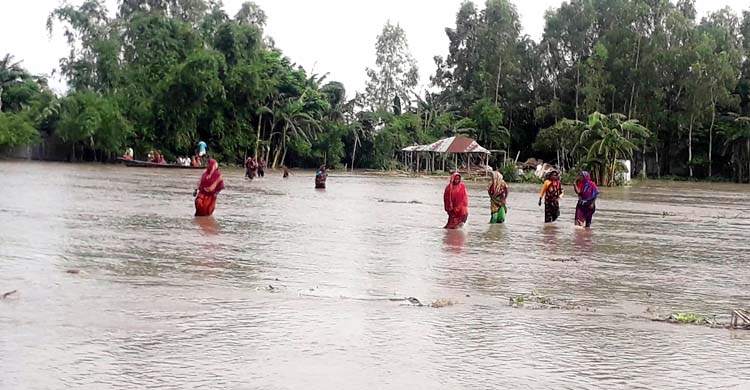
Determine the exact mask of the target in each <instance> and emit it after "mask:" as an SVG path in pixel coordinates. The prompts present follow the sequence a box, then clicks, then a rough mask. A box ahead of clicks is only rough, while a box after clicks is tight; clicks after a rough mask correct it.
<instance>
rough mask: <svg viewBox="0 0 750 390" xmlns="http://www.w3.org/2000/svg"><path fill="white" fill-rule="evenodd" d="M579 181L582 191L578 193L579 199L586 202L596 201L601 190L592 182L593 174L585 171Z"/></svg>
mask: <svg viewBox="0 0 750 390" xmlns="http://www.w3.org/2000/svg"><path fill="white" fill-rule="evenodd" d="M579 180H580V183H579V186H580V189H579V191H578V197H579V198H580V199H581V200H583V201H586V202H591V201H593V200H596V198H597V197H598V196H599V188H598V187H597V186H596V183H594V181H593V180H591V174H590V173H588V172H587V171H583V172H581V179H579Z"/></svg>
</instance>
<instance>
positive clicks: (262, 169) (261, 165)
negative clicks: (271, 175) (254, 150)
mask: <svg viewBox="0 0 750 390" xmlns="http://www.w3.org/2000/svg"><path fill="white" fill-rule="evenodd" d="M264 176H266V160H263V159H261V160H260V161H258V177H261V178H262V177H264Z"/></svg>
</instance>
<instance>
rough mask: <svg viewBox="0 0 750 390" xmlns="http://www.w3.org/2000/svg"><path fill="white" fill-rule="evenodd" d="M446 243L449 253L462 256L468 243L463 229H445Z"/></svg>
mask: <svg viewBox="0 0 750 390" xmlns="http://www.w3.org/2000/svg"><path fill="white" fill-rule="evenodd" d="M444 243H445V248H446V250H447V251H448V252H450V253H454V254H461V253H463V251H464V244H465V243H466V232H465V231H464V230H462V229H445V240H444Z"/></svg>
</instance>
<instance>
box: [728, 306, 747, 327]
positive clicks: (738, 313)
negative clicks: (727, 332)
mask: <svg viewBox="0 0 750 390" xmlns="http://www.w3.org/2000/svg"><path fill="white" fill-rule="evenodd" d="M740 321H742V322H740ZM729 326H730V327H731V328H732V329H747V330H750V311H748V310H744V309H735V310H732V318H731V319H730V320H729Z"/></svg>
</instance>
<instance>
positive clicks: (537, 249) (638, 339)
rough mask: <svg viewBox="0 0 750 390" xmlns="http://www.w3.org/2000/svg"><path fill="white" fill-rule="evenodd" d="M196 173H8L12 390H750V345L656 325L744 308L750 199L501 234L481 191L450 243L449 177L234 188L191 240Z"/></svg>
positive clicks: (713, 333)
mask: <svg viewBox="0 0 750 390" xmlns="http://www.w3.org/2000/svg"><path fill="white" fill-rule="evenodd" d="M198 175H199V172H196V171H182V170H159V169H140V168H125V167H121V166H103V165H71V164H46V163H30V162H0V178H1V180H2V187H0V218H1V221H2V223H0V294H2V293H3V292H6V291H11V290H17V292H16V293H14V294H11V295H9V296H8V297H7V298H5V299H2V300H0V388H2V389H61V388H74V389H104V388H159V389H173V388H174V389H186V388H200V389H205V388H231V389H240V388H242V389H409V388H412V389H472V390H473V389H488V388H497V389H634V388H641V389H681V388H700V389H717V388H734V389H748V388H750V379H748V378H750V359H748V356H749V355H748V354H750V332H748V331H739V330H736V331H730V330H726V329H709V328H707V327H700V326H681V325H673V324H666V323H658V322H652V321H649V320H648V317H649V316H651V315H652V314H651V313H663V314H669V313H672V312H694V313H699V314H703V315H719V319H723V320H725V321H726V320H728V315H729V314H730V311H731V309H735V308H739V307H748V306H750V219H749V216H750V197H749V196H748V195H749V194H750V192H749V190H750V187H748V186H732V185H716V184H701V185H698V184H684V183H683V184H667V183H647V184H644V185H641V186H636V187H634V188H629V189H617V190H610V189H605V190H604V192H603V196H602V199H601V200H600V202H599V212H598V213H597V214H596V216H595V220H594V229H593V230H591V231H583V230H577V229H574V228H573V226H572V219H573V211H574V200H573V196H571V195H572V191H570V187H568V196H567V197H566V198H565V199H564V200H563V202H562V216H561V220H560V221H559V223H557V224H556V225H553V226H544V225H543V223H542V221H543V211H542V210H541V209H540V208H538V207H537V206H536V201H537V191H538V187H537V186H524V185H511V194H510V197H509V213H508V223H507V224H506V225H503V226H489V225H487V224H486V222H487V221H488V219H489V210H488V200H487V197H486V192H485V185H484V184H482V183H470V184H469V193H470V197H471V208H470V213H471V214H470V217H469V223H468V226H467V228H466V229H465V231H463V232H460V231H451V232H446V231H444V230H442V229H440V227H441V226H443V224H444V223H445V220H446V217H445V215H444V213H443V210H442V204H441V202H442V191H443V188H444V185H445V182H447V179H440V180H437V179H411V178H383V177H367V176H352V175H345V174H342V173H341V172H333V173H332V174H331V177H330V179H329V183H328V189H327V190H325V191H316V190H314V189H313V188H312V187H313V177H312V175H313V173H312V172H296V174H295V175H293V176H292V177H291V178H290V179H288V180H282V179H281V174H280V172H269V173H268V174H267V176H266V178H265V179H264V180H256V181H254V182H248V181H245V180H243V179H242V172H241V171H238V170H237V171H231V170H230V171H225V180H226V182H227V189H226V190H225V191H224V192H223V193H222V194H221V195H220V198H219V202H218V207H217V211H216V214H215V218H214V219H199V220H196V219H195V218H194V217H192V213H193V204H192V200H193V198H192V196H191V195H192V194H191V192H192V188H193V186H194V184H195V182H196V181H197V178H198ZM76 271H78V272H76ZM532 291H535V292H536V293H537V294H543V295H545V296H549V297H553V298H555V299H557V300H562V301H564V302H566V303H568V304H570V305H573V306H580V307H581V309H570V310H569V309H555V310H531V309H528V308H526V309H524V308H513V307H510V306H509V304H508V297H511V296H515V295H520V294H528V293H531V292H532ZM401 297H416V298H418V299H419V300H420V301H422V302H423V303H426V304H428V303H430V302H432V301H435V300H443V301H442V302H446V301H449V302H450V303H453V302H457V304H449V305H445V307H441V308H432V307H417V306H413V305H408V304H407V303H406V302H404V301H398V300H389V298H401ZM441 306H442V305H441ZM583 308H585V309H587V310H584V309H583Z"/></svg>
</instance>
